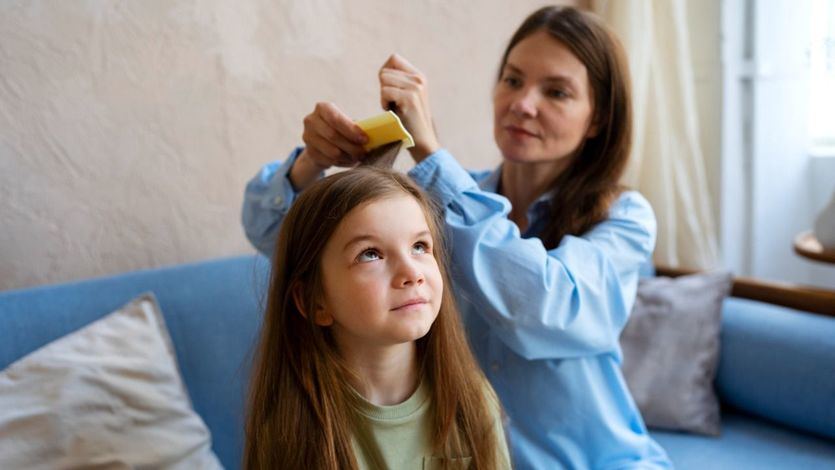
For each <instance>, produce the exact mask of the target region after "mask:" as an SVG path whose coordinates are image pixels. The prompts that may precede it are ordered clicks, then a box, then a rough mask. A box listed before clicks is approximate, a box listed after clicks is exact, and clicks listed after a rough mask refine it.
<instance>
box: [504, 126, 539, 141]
mask: <svg viewBox="0 0 835 470" xmlns="http://www.w3.org/2000/svg"><path fill="white" fill-rule="evenodd" d="M504 129H505V130H506V131H507V132H508V133H509V134H510V135H511V136H512V137H515V138H517V139H530V138H533V139H538V138H539V136H538V135H537V134H535V133H533V132H531V131H528V130H526V129H524V128H521V127H517V126H505V128H504Z"/></svg>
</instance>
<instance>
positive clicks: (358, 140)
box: [314, 103, 367, 145]
mask: <svg viewBox="0 0 835 470" xmlns="http://www.w3.org/2000/svg"><path fill="white" fill-rule="evenodd" d="M314 113H315V114H317V115H318V116H319V117H321V118H322V120H323V121H324V122H325V123H326V124H327V125H328V126H329V127H330V128H332V129H334V130H335V131H336V132H337V133H339V134H340V135H342V136H343V137H344V138H345V139H347V140H349V141H351V142H354V143H355V144H359V145H362V144H364V143H365V142H366V140H367V137H366V135H365V132H363V131H362V129H361V128H360V127H359V126H358V125H357V124H356V123H355V122H354V121H352V120H351V118H349V117H348V116H347V115H345V113H343V112H342V111H340V110H339V108H337V107H336V105H334V104H333V103H317V104H316V110H315V111H314Z"/></svg>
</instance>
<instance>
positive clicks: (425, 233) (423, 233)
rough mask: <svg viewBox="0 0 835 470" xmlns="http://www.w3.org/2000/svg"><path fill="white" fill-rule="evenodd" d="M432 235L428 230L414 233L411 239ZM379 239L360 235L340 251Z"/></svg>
mask: <svg viewBox="0 0 835 470" xmlns="http://www.w3.org/2000/svg"><path fill="white" fill-rule="evenodd" d="M431 236H432V233H431V232H430V231H429V230H421V231H420V232H417V233H415V234H414V235H412V238H424V237H431ZM379 240H380V239H379V238H377V237H375V236H374V235H371V234H361V235H357V236H356V237H353V238H351V239H350V240H348V243H346V244H345V246H344V247H343V248H342V251H346V250H348V248H350V247H351V246H352V245H355V244H357V243H360V242H378V241H379Z"/></svg>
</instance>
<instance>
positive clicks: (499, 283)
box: [410, 150, 656, 359]
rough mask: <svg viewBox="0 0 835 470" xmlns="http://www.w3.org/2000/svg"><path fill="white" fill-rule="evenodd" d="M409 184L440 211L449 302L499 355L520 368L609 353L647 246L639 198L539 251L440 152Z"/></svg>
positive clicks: (499, 203) (628, 195)
mask: <svg viewBox="0 0 835 470" xmlns="http://www.w3.org/2000/svg"><path fill="white" fill-rule="evenodd" d="M410 175H411V176H412V178H413V179H414V180H415V181H416V182H417V183H418V184H419V185H421V186H423V187H424V188H425V189H426V190H427V191H428V192H429V193H430V194H432V195H433V196H434V197H435V198H436V200H438V202H439V203H440V204H441V206H442V207H443V208H444V217H445V220H446V224H447V227H446V229H447V235H448V236H449V237H450V241H451V243H450V245H451V246H452V256H451V259H452V277H453V281H454V282H455V284H456V286H455V287H456V290H457V293H458V294H459V295H458V298H459V299H461V298H462V297H463V298H464V299H465V301H468V302H470V303H472V304H473V306H474V310H475V312H476V314H478V315H480V316H481V318H483V320H484V321H486V322H487V324H488V325H489V326H490V330H491V331H492V332H493V333H494V334H495V335H496V336H497V337H498V338H499V339H500V340H501V341H503V342H504V343H505V344H507V346H508V347H510V348H511V349H512V350H513V351H515V352H516V353H517V354H519V355H521V356H523V357H525V358H528V359H545V358H569V357H581V356H588V355H596V354H601V353H608V352H616V351H619V348H618V337H619V335H620V332H621V330H622V329H623V326H624V324H625V323H626V320H627V318H628V316H629V312H630V310H631V308H632V304H633V302H634V300H635V293H636V290H637V284H638V272H639V269H640V266H641V265H642V264H643V263H645V262H646V261H647V260H648V259H649V257H650V255H651V253H652V251H653V248H654V246H655V234H656V224H655V216H654V214H653V212H652V208H651V207H650V205H649V203H648V202H647V201H646V199H644V198H643V197H642V196H641V195H640V194H639V193H637V192H633V191H630V192H625V193H623V194H622V195H621V196H620V197H619V199H618V200H617V201H616V202H615V203H614V204H613V206H612V208H611V209H610V213H609V217H608V219H606V220H604V221H603V222H601V223H599V224H597V225H596V226H595V227H593V228H592V229H591V230H589V231H588V232H587V233H585V234H583V235H582V236H580V237H575V236H566V237H564V238H563V240H562V241H561V242H560V244H559V246H558V247H556V248H554V249H551V250H547V249H546V248H545V246H544V245H543V243H542V241H541V240H540V239H539V238H522V236H521V235H520V233H519V229H518V227H517V226H516V224H514V223H513V222H511V221H510V220H509V219H508V218H507V215H508V213H509V212H510V202H509V201H508V200H507V199H506V198H505V197H503V196H500V195H498V194H495V193H492V192H488V191H483V190H481V189H480V188H479V187H478V185H477V184H476V182H475V181H474V180H473V178H472V177H471V175H470V174H468V173H467V172H466V171H465V170H464V169H463V168H462V167H461V166H460V165H459V164H458V162H457V161H456V160H455V159H454V158H453V157H452V155H450V154H449V153H448V152H447V151H445V150H439V151H438V152H436V153H434V154H432V155H431V156H430V157H428V158H427V159H425V160H424V161H422V162H421V163H420V164H418V165H416V166H415V167H414V168H413V169H412V170H411V171H410Z"/></svg>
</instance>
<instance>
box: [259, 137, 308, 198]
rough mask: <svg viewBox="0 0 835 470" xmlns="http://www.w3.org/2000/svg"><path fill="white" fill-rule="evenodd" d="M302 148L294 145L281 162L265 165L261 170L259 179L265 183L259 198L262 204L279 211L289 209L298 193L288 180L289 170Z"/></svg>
mask: <svg viewBox="0 0 835 470" xmlns="http://www.w3.org/2000/svg"><path fill="white" fill-rule="evenodd" d="M303 150H304V147H296V148H295V149H294V150H293V151H292V152H291V153H290V155H289V156H288V157H287V159H286V160H284V161H283V162H281V163H274V164H271V165H266V166H265V167H264V168H263V169H262V170H261V175H260V179H261V181H262V182H263V183H264V184H265V185H266V190H265V191H264V194H263V197H262V199H261V200H262V201H263V204H264V206H268V207H269V208H272V209H277V210H279V211H281V212H287V211H288V210H290V206H291V205H292V204H293V201H295V200H296V198H297V197H298V195H299V191H296V188H294V187H293V183H292V182H291V181H290V170H291V169H292V168H293V164H294V163H296V160H297V159H298V157H299V155H301V153H302V151H303Z"/></svg>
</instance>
